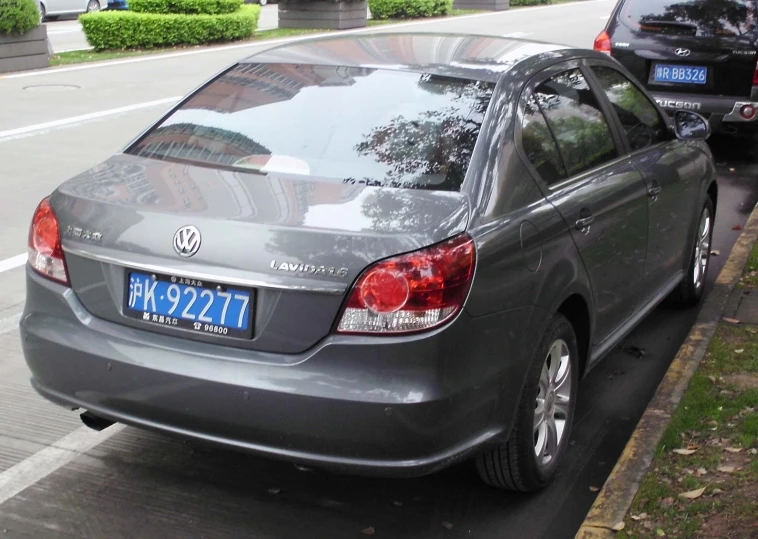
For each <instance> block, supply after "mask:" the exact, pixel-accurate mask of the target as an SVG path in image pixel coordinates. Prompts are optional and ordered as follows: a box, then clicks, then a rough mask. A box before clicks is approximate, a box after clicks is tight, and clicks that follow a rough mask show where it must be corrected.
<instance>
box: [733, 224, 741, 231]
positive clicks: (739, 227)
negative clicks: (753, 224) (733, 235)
mask: <svg viewBox="0 0 758 539" xmlns="http://www.w3.org/2000/svg"><path fill="white" fill-rule="evenodd" d="M732 230H742V225H734V226H733V227H732Z"/></svg>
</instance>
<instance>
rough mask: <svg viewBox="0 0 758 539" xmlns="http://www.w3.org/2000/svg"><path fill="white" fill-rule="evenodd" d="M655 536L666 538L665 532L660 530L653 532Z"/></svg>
mask: <svg viewBox="0 0 758 539" xmlns="http://www.w3.org/2000/svg"><path fill="white" fill-rule="evenodd" d="M655 534H656V535H657V536H659V537H666V532H665V531H663V530H662V529H660V528H658V529H657V530H655Z"/></svg>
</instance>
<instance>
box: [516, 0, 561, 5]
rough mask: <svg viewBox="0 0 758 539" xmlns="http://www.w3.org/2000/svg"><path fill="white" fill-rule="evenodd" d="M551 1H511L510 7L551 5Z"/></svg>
mask: <svg viewBox="0 0 758 539" xmlns="http://www.w3.org/2000/svg"><path fill="white" fill-rule="evenodd" d="M552 3H553V0H511V2H510V4H511V6H541V5H544V4H552Z"/></svg>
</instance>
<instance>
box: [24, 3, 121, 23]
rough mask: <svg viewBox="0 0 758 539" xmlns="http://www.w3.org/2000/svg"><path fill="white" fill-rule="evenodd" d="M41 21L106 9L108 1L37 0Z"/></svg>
mask: <svg viewBox="0 0 758 539" xmlns="http://www.w3.org/2000/svg"><path fill="white" fill-rule="evenodd" d="M37 4H38V5H39V10H40V14H41V16H42V21H43V22H44V21H46V20H50V19H56V18H58V17H59V16H61V15H79V14H81V13H90V12H92V11H100V10H101V9H105V8H106V7H108V0H38V1H37Z"/></svg>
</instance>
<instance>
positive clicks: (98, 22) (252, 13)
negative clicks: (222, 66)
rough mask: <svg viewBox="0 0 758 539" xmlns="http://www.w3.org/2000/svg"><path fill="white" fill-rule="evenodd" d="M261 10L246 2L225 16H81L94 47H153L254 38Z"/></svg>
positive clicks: (110, 13) (118, 13)
mask: <svg viewBox="0 0 758 539" xmlns="http://www.w3.org/2000/svg"><path fill="white" fill-rule="evenodd" d="M260 12H261V8H260V6H258V5H245V6H242V7H241V8H239V9H238V10H237V11H235V12H234V13H228V14H223V15H176V14H171V15H158V14H155V13H135V12H133V11H103V12H100V13H87V14H85V15H81V16H80V17H79V21H80V22H81V23H82V28H83V29H84V34H85V35H86V36H87V41H88V42H89V44H90V45H91V46H92V47H93V48H94V49H95V50H122V49H137V48H140V49H152V48H156V47H172V46H176V45H202V44H204V43H217V42H221V41H234V40H236V39H244V38H247V37H251V36H252V35H253V34H254V33H255V29H256V28H257V27H258V17H259V15H260Z"/></svg>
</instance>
